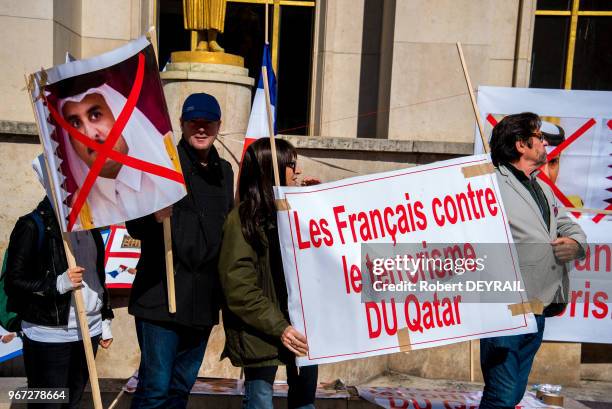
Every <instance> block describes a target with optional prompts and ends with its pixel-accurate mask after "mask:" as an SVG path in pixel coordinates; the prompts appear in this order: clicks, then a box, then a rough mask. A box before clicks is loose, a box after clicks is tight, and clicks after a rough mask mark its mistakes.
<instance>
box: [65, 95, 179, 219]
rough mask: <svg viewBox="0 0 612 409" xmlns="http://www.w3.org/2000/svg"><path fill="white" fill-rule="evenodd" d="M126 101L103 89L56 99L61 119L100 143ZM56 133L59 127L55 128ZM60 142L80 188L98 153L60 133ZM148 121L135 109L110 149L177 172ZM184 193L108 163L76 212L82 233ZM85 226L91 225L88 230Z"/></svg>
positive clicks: (175, 185)
mask: <svg viewBox="0 0 612 409" xmlns="http://www.w3.org/2000/svg"><path fill="white" fill-rule="evenodd" d="M125 103H126V98H125V97H124V96H123V95H122V94H121V93H119V92H118V91H116V90H115V89H113V88H112V87H111V86H109V85H108V84H102V85H100V86H98V87H95V88H90V89H88V90H87V91H85V92H83V93H81V94H78V95H74V96H70V97H67V98H63V99H60V100H59V101H58V111H59V113H60V115H61V116H62V117H63V118H64V119H65V120H66V121H67V122H68V123H69V124H70V125H71V126H72V127H74V128H75V129H77V130H78V131H79V132H80V133H82V134H84V135H85V136H87V137H88V138H90V139H91V140H92V141H94V142H97V143H100V144H103V143H104V142H105V141H106V139H107V138H108V135H109V133H110V131H111V129H112V127H113V125H114V124H115V120H116V118H117V117H118V116H119V114H120V112H121V110H122V109H123V107H124V106H125ZM58 129H59V127H58ZM60 132H61V134H62V142H63V144H64V146H65V152H66V158H64V160H67V162H68V165H69V166H70V171H71V173H72V176H73V177H74V179H75V182H76V184H77V185H78V186H79V188H80V187H81V186H82V185H83V183H84V181H85V178H86V177H87V174H88V173H89V170H90V168H91V167H92V166H93V164H94V162H95V160H96V158H97V157H98V155H99V152H98V151H97V150H95V149H91V148H90V147H87V146H86V145H85V144H83V143H81V142H80V141H78V140H76V139H74V138H73V137H71V136H70V135H69V134H68V132H66V130H64V129H61V131H60ZM165 137H166V138H171V137H170V134H167V135H166V136H164V135H162V134H161V133H160V132H159V131H158V130H157V128H156V127H155V126H154V125H153V124H152V123H151V121H150V120H149V119H148V118H147V117H146V116H145V115H144V114H143V113H142V112H141V111H140V110H139V109H138V108H134V111H133V112H132V115H131V116H130V119H129V120H128V122H127V124H126V126H125V128H124V129H123V131H122V133H121V135H120V136H119V138H118V139H117V141H116V142H115V145H114V147H113V150H115V151H117V152H120V153H122V154H126V155H129V156H131V157H133V158H137V159H140V160H143V161H146V162H150V163H153V164H156V165H159V166H163V167H165V168H168V169H170V170H179V168H178V164H177V165H176V166H174V165H173V163H172V160H171V159H170V156H169V152H168V151H167V149H168V148H167V147H170V149H174V147H173V143H172V141H171V139H170V141H169V142H170V143H165V140H164V138H165ZM185 193H186V191H185V186H184V185H183V184H181V183H178V182H176V181H173V180H170V179H167V178H164V177H161V176H157V175H153V174H150V173H147V172H144V171H141V170H139V169H135V168H133V167H130V166H126V165H124V164H122V163H120V162H117V161H115V160H113V159H109V158H107V159H106V161H105V163H104V165H103V166H102V169H101V171H100V173H99V175H98V177H97V178H96V180H95V183H94V185H93V187H92V189H91V191H90V192H89V195H88V196H87V206H84V208H83V209H84V210H83V211H81V214H80V217H79V220H80V225H81V227H82V228H90V227H94V226H105V225H110V224H115V223H119V222H123V221H125V220H130V219H134V218H137V217H141V216H144V215H147V214H150V213H153V212H155V211H157V210H159V209H161V208H164V207H167V206H169V205H171V204H173V203H174V202H176V200H178V199H179V198H181V197H182V196H184V195H185ZM88 224H91V225H90V226H88Z"/></svg>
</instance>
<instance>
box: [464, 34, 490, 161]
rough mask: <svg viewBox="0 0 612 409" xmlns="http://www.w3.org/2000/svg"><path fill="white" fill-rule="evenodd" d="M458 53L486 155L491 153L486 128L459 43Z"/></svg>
mask: <svg viewBox="0 0 612 409" xmlns="http://www.w3.org/2000/svg"><path fill="white" fill-rule="evenodd" d="M457 51H459V59H460V60H461V68H463V75H464V77H465V82H466V84H467V88H468V92H469V94H470V101H471V102H472V109H473V110H474V115H475V116H476V123H477V124H478V131H479V133H480V139H481V140H482V146H483V148H484V151H485V152H486V153H489V151H490V149H489V141H487V138H486V136H485V133H484V128H483V126H482V120H481V119H480V111H479V110H478V104H476V98H475V97H474V91H472V80H471V79H470V74H469V73H468V69H467V65H466V64H465V58H464V57H463V49H462V48H461V43H460V42H457Z"/></svg>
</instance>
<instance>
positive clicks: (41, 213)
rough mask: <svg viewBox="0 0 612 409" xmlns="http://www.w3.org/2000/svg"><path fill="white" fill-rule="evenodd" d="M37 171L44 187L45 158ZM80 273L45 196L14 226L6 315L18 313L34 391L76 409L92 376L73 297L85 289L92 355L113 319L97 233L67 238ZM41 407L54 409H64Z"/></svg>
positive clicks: (107, 337)
mask: <svg viewBox="0 0 612 409" xmlns="http://www.w3.org/2000/svg"><path fill="white" fill-rule="evenodd" d="M34 168H35V171H36V173H37V176H38V177H39V179H40V181H41V182H42V181H43V177H42V171H41V166H40V159H39V160H38V161H36V160H35V162H34ZM70 241H71V243H72V247H73V251H74V256H75V259H76V262H77V267H73V268H68V262H67V260H66V254H65V252H64V245H63V241H62V233H61V231H60V227H59V224H58V222H57V219H56V216H55V212H54V211H53V208H52V205H51V202H50V200H49V198H48V197H45V198H44V199H43V200H42V201H41V202H40V203H39V205H38V206H37V208H36V209H35V210H34V211H32V212H31V213H29V214H27V215H25V216H22V217H20V218H19V220H17V223H16V224H15V227H14V229H13V231H12V233H11V237H10V241H9V246H8V250H7V252H8V257H7V263H6V273H5V278H4V280H5V282H4V284H5V291H6V295H7V296H8V302H7V310H8V311H11V312H15V313H17V316H18V317H19V318H20V320H21V330H22V332H23V358H24V365H25V370H26V376H27V379H28V387H29V388H68V393H69V403H68V405H66V406H62V407H69V408H78V407H79V404H80V401H81V398H82V395H83V390H84V389H85V385H86V384H87V381H88V378H89V375H88V371H87V363H86V359H85V350H84V348H83V342H82V336H81V333H80V330H79V327H78V322H77V319H78V318H77V313H76V308H75V303H74V299H73V297H72V290H74V289H75V288H81V289H82V294H83V299H84V304H85V311H86V315H87V320H88V323H89V331H90V335H91V341H92V345H93V349H94V353H95V352H96V350H97V346H98V344H99V345H100V346H102V347H103V348H108V347H109V346H110V344H111V343H112V340H113V337H112V334H111V332H110V320H111V319H112V318H113V312H112V310H111V307H110V302H109V294H108V291H107V289H106V287H105V272H104V244H103V241H102V236H101V235H100V232H99V231H98V230H95V229H94V230H89V231H80V232H74V233H70ZM37 407H44V408H56V407H60V405H59V404H56V403H54V404H51V403H49V404H40V405H39V406H37Z"/></svg>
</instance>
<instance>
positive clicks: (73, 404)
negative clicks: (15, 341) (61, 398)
mask: <svg viewBox="0 0 612 409" xmlns="http://www.w3.org/2000/svg"><path fill="white" fill-rule="evenodd" d="M99 340H100V335H97V336H95V337H92V338H91V344H92V346H93V350H94V355H95V353H96V351H97V350H98V341H99ZM23 362H24V365H25V370H26V376H27V378H28V388H68V393H69V400H70V402H69V403H67V404H66V403H64V404H62V403H31V404H29V405H28V408H37V409H42V408H44V409H60V408H61V409H64V408H70V409H73V408H78V407H79V406H80V403H81V398H82V397H83V390H84V389H85V385H86V384H87V381H88V380H89V373H88V372H87V361H86V359H85V349H84V348H83V342H82V341H75V342H38V341H33V340H31V339H28V337H26V336H24V337H23Z"/></svg>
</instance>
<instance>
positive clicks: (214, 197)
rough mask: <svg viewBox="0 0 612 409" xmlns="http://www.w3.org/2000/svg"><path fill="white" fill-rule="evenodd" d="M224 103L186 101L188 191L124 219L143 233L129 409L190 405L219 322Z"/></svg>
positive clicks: (228, 184) (229, 190)
mask: <svg viewBox="0 0 612 409" xmlns="http://www.w3.org/2000/svg"><path fill="white" fill-rule="evenodd" d="M220 125H221V108H220V107H219V104H218V102H217V100H216V99H215V98H214V97H213V96H211V95H208V94H204V93H200V94H192V95H190V96H189V97H188V98H187V99H186V100H185V103H184V104H183V110H182V115H181V130H182V132H183V135H182V140H181V141H180V143H179V144H178V153H179V158H180V161H181V167H182V170H183V175H184V177H185V183H186V186H187V196H185V197H184V198H183V199H181V200H180V201H179V202H177V203H175V204H174V205H173V206H172V207H171V208H166V209H163V210H160V211H158V212H156V213H154V214H152V215H149V216H146V217H143V218H140V219H136V220H133V221H130V222H127V223H126V226H127V229H128V232H129V233H130V235H131V236H132V237H134V238H136V239H140V240H141V257H140V261H139V262H138V266H137V270H138V274H137V275H136V278H135V280H134V284H133V286H132V293H131V296H130V305H129V312H130V314H132V315H134V317H135V321H136V332H137V335H138V343H139V345H140V351H141V358H140V367H139V372H138V378H139V380H138V388H137V390H136V393H135V395H134V399H133V400H132V408H134V409H136V408H185V407H186V406H187V400H188V397H189V392H190V390H191V388H192V386H193V384H194V383H195V379H196V376H197V373H198V370H199V368H200V365H201V364H202V359H203V358H204V351H205V348H206V344H207V342H208V337H209V335H210V332H211V330H212V327H213V326H214V325H215V324H217V323H218V322H219V306H220V299H219V296H220V295H219V294H220V292H221V291H220V286H219V282H218V272H217V262H218V258H219V248H220V245H221V233H222V228H223V223H224V221H225V217H226V216H227V214H228V213H229V211H230V210H231V208H232V206H233V200H234V194H233V190H234V187H233V181H234V176H233V172H232V168H231V166H230V164H229V163H228V162H227V161H225V160H223V159H221V158H220V157H219V154H218V153H217V150H216V149H215V147H214V146H213V142H214V141H215V139H216V137H217V134H218V132H219V127H220ZM170 216H171V218H172V219H171V220H172V251H173V258H174V274H175V275H174V277H175V288H176V302H177V305H176V313H175V314H170V313H169V312H168V300H167V286H166V274H165V271H166V267H165V258H164V254H165V251H164V241H163V228H162V224H161V222H162V221H163V219H164V218H165V217H170Z"/></svg>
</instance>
